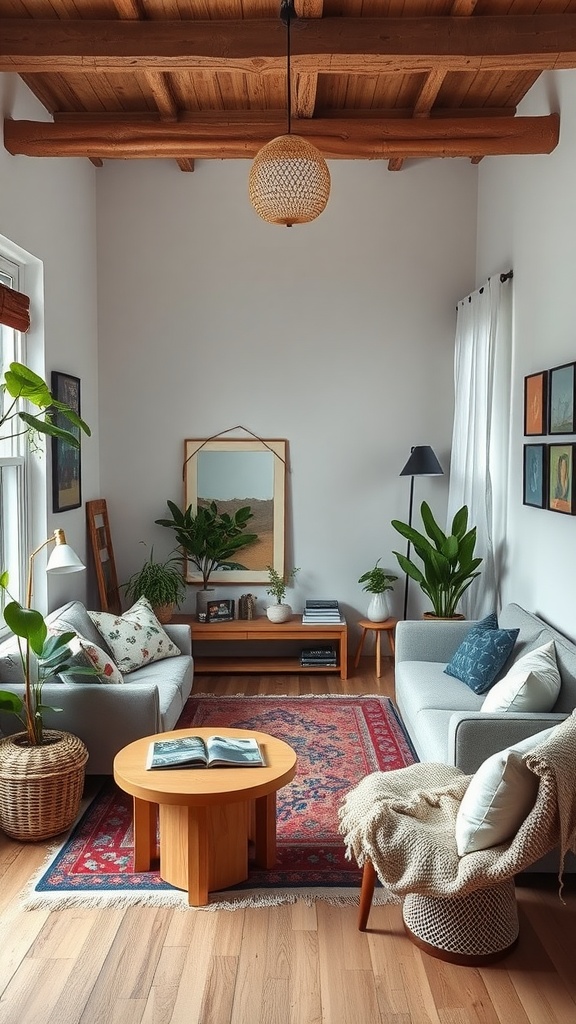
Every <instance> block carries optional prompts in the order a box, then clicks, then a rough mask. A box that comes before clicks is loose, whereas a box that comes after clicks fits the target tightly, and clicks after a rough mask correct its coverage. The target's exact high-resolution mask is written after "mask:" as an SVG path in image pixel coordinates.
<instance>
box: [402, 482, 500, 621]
mask: <svg viewBox="0 0 576 1024" xmlns="http://www.w3.org/2000/svg"><path fill="white" fill-rule="evenodd" d="M420 515H421V517H422V523H423V525H424V529H425V531H426V534H427V536H424V534H422V533H420V532H419V531H418V530H415V529H414V527H412V526H408V524H407V523H402V522H399V520H397V519H393V520H392V526H393V527H394V529H395V530H397V531H398V533H400V534H401V535H402V537H405V538H406V540H408V541H410V543H411V544H412V546H413V548H414V551H415V553H416V554H417V555H418V557H419V558H420V559H421V561H422V569H420V568H419V567H418V566H417V565H416V564H415V562H413V561H412V560H411V559H410V558H407V557H406V555H402V554H400V552H398V551H395V552H394V554H395V555H396V558H397V559H398V562H399V565H400V568H401V569H402V570H403V571H404V572H405V573H407V574H408V576H410V578H411V579H413V580H415V581H416V583H418V584H419V585H420V589H421V590H422V592H423V593H424V594H426V596H427V597H429V598H430V601H431V602H432V609H433V613H434V615H436V616H437V617H438V618H452V617H453V616H454V615H455V614H456V606H457V604H458V601H459V600H460V598H461V597H462V594H463V593H464V591H465V590H467V589H468V587H469V586H470V584H471V583H472V581H473V580H475V579H476V577H477V576H479V575H480V573H479V572H476V570H477V568H478V566H479V565H480V563H481V562H482V559H481V558H477V557H474V548H475V545H476V527H475V526H474V527H473V528H472V529H471V530H468V506H467V505H463V506H462V508H461V509H459V511H458V512H457V513H456V515H455V516H454V519H453V520H452V526H451V528H450V533H449V534H445V533H444V531H443V530H441V529H440V527H439V526H438V524H437V522H436V521H435V519H434V516H433V515H432V512H431V510H430V507H429V505H427V503H426V502H425V501H423V502H422V505H421V508H420Z"/></svg>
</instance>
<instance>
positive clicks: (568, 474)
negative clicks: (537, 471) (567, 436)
mask: <svg viewBox="0 0 576 1024" xmlns="http://www.w3.org/2000/svg"><path fill="white" fill-rule="evenodd" d="M575 452H576V445H574V444H549V445H548V508H549V509H550V511H551V512H564V514H565V515H568V516H573V515H574V514H575V513H576V502H575V500H574V499H575V493H576V492H575V488H574V454H575Z"/></svg>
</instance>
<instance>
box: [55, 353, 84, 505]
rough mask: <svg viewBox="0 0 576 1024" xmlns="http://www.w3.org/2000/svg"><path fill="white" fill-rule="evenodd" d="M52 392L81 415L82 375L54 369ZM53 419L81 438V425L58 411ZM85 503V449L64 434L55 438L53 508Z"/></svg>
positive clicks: (56, 423)
mask: <svg viewBox="0 0 576 1024" xmlns="http://www.w3.org/2000/svg"><path fill="white" fill-rule="evenodd" d="M50 383H51V388H52V394H53V396H54V398H55V399H57V401H59V402H64V403H65V404H66V405H68V406H69V407H70V408H71V409H73V410H74V412H76V413H77V414H78V415H80V378H79V377H73V376H72V374H70V373H62V372H60V371H59V370H53V371H52V376H51V378H50ZM53 422H54V424H55V425H56V426H57V427H62V428H63V429H64V430H68V431H70V433H71V434H74V436H75V437H77V438H78V440H79V441H80V428H79V427H76V426H74V425H73V424H71V423H70V420H68V419H66V417H64V416H62V414H61V413H59V412H57V411H56V412H55V413H54V416H53ZM81 504H82V449H81V447H79V448H74V447H73V446H72V445H71V444H68V443H67V441H63V440H62V438H60V437H53V438H52V511H53V512H68V510H69V509H72V508H80V506H81Z"/></svg>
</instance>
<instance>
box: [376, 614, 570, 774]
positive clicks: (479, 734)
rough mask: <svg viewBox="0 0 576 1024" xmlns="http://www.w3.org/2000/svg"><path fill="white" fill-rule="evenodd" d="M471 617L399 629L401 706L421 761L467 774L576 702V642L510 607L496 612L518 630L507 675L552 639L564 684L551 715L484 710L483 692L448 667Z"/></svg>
mask: <svg viewBox="0 0 576 1024" xmlns="http://www.w3.org/2000/svg"><path fill="white" fill-rule="evenodd" d="M471 625H473V623H472V622H469V621H468V622H467V621H445V622H444V621H443V622H429V621H421V622H415V621H414V622H413V621H408V622H399V623H398V625H397V627H396V663H395V664H396V668H395V681H396V704H397V706H398V710H399V711H400V714H401V716H402V719H403V721H404V724H405V725H406V728H407V730H408V733H409V734H410V738H411V739H412V742H413V744H414V747H415V749H416V753H417V754H418V757H419V758H420V760H421V761H437V762H440V763H443V764H454V765H456V767H457V768H460V769H461V770H462V771H463V772H466V774H471V773H473V772H475V771H476V769H477V768H478V767H479V766H480V764H481V763H482V761H484V760H485V759H486V758H487V757H489V756H490V754H494V753H496V752H497V751H498V750H503V749H504V748H505V747H507V746H510V744H511V743H515V742H517V741H518V740H521V739H524V738H525V737H526V736H531V735H533V734H534V733H536V732H540V731H541V730H542V729H548V728H549V727H550V726H551V725H554V723H555V722H559V721H561V720H562V719H563V718H565V717H566V716H567V715H568V714H570V712H571V711H572V710H573V709H574V708H575V707H576V644H574V643H572V642H571V641H570V640H568V639H567V638H566V637H565V636H562V634H561V633H558V632H557V631H556V630H555V629H552V628H551V627H550V626H548V625H547V624H546V623H545V622H544V621H543V619H540V618H538V616H537V615H533V614H531V613H530V612H527V611H525V610H524V609H523V608H521V607H520V605H517V604H509V605H506V607H504V608H503V609H502V612H501V613H500V615H499V616H498V626H499V627H500V628H502V629H517V628H518V629H519V630H520V632H519V634H518V639H517V640H516V643H515V645H514V650H513V651H512V655H511V657H510V659H509V660H508V661H507V663H506V665H505V666H504V668H503V670H502V672H501V674H500V675H501V676H504V675H505V674H506V672H507V671H508V669H509V668H510V666H511V665H512V664H513V663H514V662H515V661H517V660H518V658H520V657H522V655H523V654H526V653H527V652H528V651H531V650H534V648H536V647H540V646H541V645H542V644H545V643H547V642H548V641H549V640H554V641H555V646H556V659H557V662H558V667H559V669H560V675H561V678H562V686H561V690H560V694H559V697H558V700H557V702H556V704H555V706H554V709H553V710H552V711H551V712H550V713H548V714H534V713H526V714H510V713H507V714H487V713H483V712H481V711H480V708H481V706H482V704H483V702H484V699H485V696H486V695H485V694H481V695H479V694H476V693H474V692H473V691H472V690H471V689H470V688H469V687H468V686H466V684H465V683H463V682H461V681H460V680H459V679H454V678H453V677H452V676H448V675H446V674H445V672H444V668H445V667H446V664H447V663H448V662H449V661H450V659H451V657H452V655H453V654H454V652H455V650H456V648H457V647H458V646H459V645H460V643H461V642H462V640H463V639H464V636H465V635H466V633H467V632H468V630H469V629H470V627H471Z"/></svg>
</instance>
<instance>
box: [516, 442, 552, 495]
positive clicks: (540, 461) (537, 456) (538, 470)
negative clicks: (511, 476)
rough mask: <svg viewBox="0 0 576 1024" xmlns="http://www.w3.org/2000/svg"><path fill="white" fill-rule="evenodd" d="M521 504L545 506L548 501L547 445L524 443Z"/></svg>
mask: <svg viewBox="0 0 576 1024" xmlns="http://www.w3.org/2000/svg"><path fill="white" fill-rule="evenodd" d="M523 465H524V470H523V475H522V480H523V485H522V504H523V505H531V506H532V507H533V508H546V505H547V501H548V445H546V444H525V445H524V459H523Z"/></svg>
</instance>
